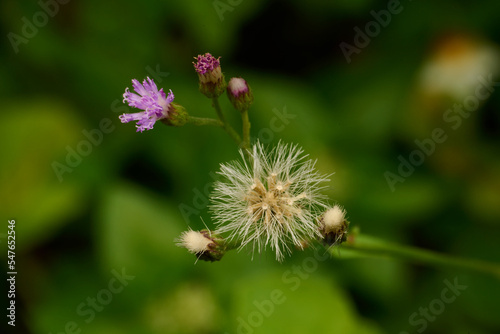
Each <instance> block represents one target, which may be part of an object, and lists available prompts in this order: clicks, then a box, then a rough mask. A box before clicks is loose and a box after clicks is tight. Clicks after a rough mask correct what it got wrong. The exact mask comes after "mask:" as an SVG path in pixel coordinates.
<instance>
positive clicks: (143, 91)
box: [132, 79, 148, 96]
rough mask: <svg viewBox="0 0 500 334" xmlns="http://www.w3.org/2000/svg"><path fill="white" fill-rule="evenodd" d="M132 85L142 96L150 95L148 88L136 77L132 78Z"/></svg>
mask: <svg viewBox="0 0 500 334" xmlns="http://www.w3.org/2000/svg"><path fill="white" fill-rule="evenodd" d="M132 86H133V87H134V90H135V91H136V92H137V93H139V94H140V95H141V96H145V95H148V92H147V91H146V89H145V88H144V87H143V86H142V85H141V83H140V82H139V81H137V80H136V79H132Z"/></svg>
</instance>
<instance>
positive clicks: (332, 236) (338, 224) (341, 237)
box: [319, 205, 349, 246]
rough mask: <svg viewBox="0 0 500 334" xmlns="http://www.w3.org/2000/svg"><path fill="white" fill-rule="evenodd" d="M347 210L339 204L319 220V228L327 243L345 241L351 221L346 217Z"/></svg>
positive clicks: (332, 243)
mask: <svg viewBox="0 0 500 334" xmlns="http://www.w3.org/2000/svg"><path fill="white" fill-rule="evenodd" d="M345 213H346V212H345V210H344V209H343V208H342V207H340V206H339V205H335V206H334V207H333V208H331V209H328V210H327V211H326V212H325V213H324V214H323V215H322V216H321V218H320V220H319V229H320V232H321V234H322V235H323V241H324V242H325V243H326V244H327V245H330V246H331V245H334V244H340V243H342V242H344V241H345V239H346V236H347V228H348V227H349V222H348V221H347V220H346V219H345Z"/></svg>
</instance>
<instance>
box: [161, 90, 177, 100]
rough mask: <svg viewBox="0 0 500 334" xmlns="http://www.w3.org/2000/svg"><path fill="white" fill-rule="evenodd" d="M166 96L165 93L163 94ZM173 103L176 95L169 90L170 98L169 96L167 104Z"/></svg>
mask: <svg viewBox="0 0 500 334" xmlns="http://www.w3.org/2000/svg"><path fill="white" fill-rule="evenodd" d="M163 94H164V95H165V93H163ZM172 101H174V93H172V90H171V89H169V93H168V96H167V103H169V104H170V103H172Z"/></svg>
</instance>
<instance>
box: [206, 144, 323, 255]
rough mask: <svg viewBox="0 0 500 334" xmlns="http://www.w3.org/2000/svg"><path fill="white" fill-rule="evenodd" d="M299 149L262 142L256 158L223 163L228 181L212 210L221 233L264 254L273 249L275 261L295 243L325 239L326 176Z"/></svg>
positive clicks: (217, 188) (215, 197) (254, 154)
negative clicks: (322, 231)
mask: <svg viewBox="0 0 500 334" xmlns="http://www.w3.org/2000/svg"><path fill="white" fill-rule="evenodd" d="M302 153H303V151H302V149H301V148H299V147H298V146H296V145H285V144H282V143H279V144H278V145H277V146H276V147H275V148H273V149H271V150H270V151H266V150H265V148H264V147H263V146H262V144H260V143H259V142H257V144H255V145H254V146H253V149H252V151H251V154H250V155H251V157H250V158H249V159H246V158H245V155H244V154H243V152H240V154H241V156H242V159H243V161H242V162H240V161H234V162H230V163H228V164H222V165H221V171H220V172H219V174H221V175H222V176H223V177H224V178H225V180H224V181H219V182H216V183H215V189H214V192H213V194H212V196H211V201H212V204H211V211H212V212H213V220H214V222H215V223H216V224H217V226H218V228H217V230H216V233H226V232H227V233H230V235H229V237H228V238H229V239H230V240H231V239H236V240H240V241H241V247H244V246H246V245H249V244H251V245H252V249H253V251H255V250H257V251H258V252H261V251H262V250H263V249H265V248H266V247H267V245H270V247H271V249H273V250H275V252H276V258H277V259H278V260H280V261H281V260H282V259H283V257H284V252H286V253H291V247H290V246H291V245H295V246H297V247H299V248H301V241H303V240H307V239H312V238H317V237H318V236H321V235H320V233H319V231H318V228H317V226H316V220H317V219H316V217H318V216H319V215H320V214H321V212H324V211H325V210H326V209H327V208H328V207H327V206H326V205H325V204H324V202H325V200H326V197H325V196H323V195H322V194H321V193H320V190H321V189H323V188H324V187H325V186H323V183H324V182H326V181H329V180H328V178H327V176H324V175H320V174H319V173H318V172H317V171H316V170H315V168H314V167H315V161H312V160H306V157H307V156H306V155H303V154H302Z"/></svg>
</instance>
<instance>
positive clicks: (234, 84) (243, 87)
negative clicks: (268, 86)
mask: <svg viewBox="0 0 500 334" xmlns="http://www.w3.org/2000/svg"><path fill="white" fill-rule="evenodd" d="M227 96H228V97H229V101H231V104H232V105H233V106H234V108H235V109H236V110H238V111H239V112H244V111H247V110H248V108H250V106H251V105H252V103H253V93H252V89H251V88H250V86H249V85H248V84H247V82H246V80H245V79H243V78H231V80H229V84H228V85H227Z"/></svg>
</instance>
